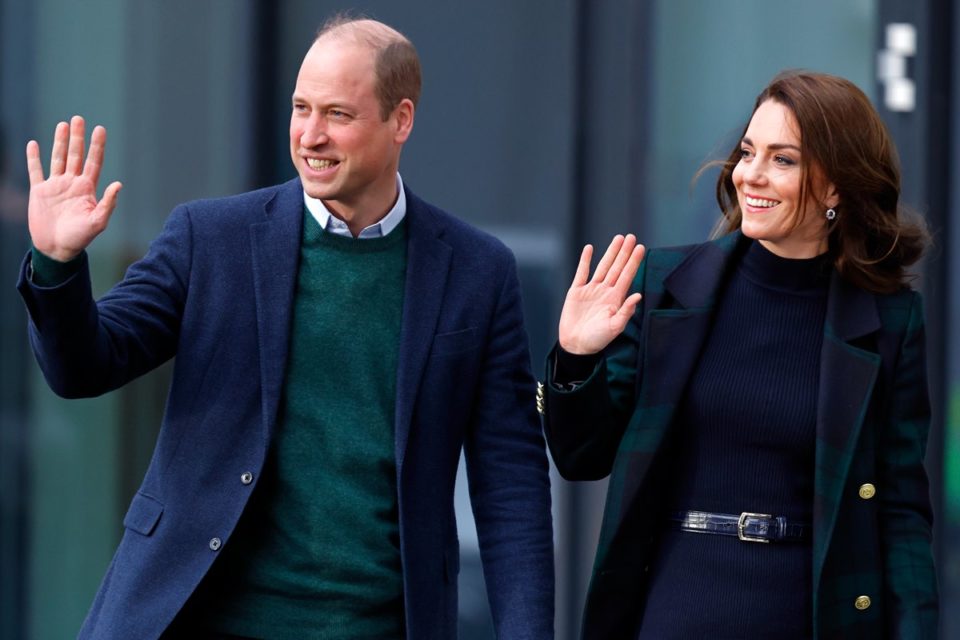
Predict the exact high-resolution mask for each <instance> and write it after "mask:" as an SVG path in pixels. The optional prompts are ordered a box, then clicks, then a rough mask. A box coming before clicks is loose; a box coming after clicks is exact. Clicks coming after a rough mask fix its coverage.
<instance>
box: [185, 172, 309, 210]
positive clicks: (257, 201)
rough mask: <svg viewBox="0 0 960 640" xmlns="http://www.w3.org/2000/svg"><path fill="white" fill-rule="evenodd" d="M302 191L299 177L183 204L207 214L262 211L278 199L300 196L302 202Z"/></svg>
mask: <svg viewBox="0 0 960 640" xmlns="http://www.w3.org/2000/svg"><path fill="white" fill-rule="evenodd" d="M300 193H302V187H301V186H300V180H299V178H294V179H293V180H290V181H288V182H284V183H282V184H275V185H271V186H269V187H262V188H259V189H254V190H252V191H245V192H243V193H237V194H233V195H228V196H219V197H213V198H199V199H196V200H191V201H189V202H185V203H183V204H182V205H181V206H182V207H185V208H187V209H188V210H190V211H196V212H204V213H207V214H214V215H215V214H216V213H218V212H224V213H231V214H234V215H235V214H236V213H237V212H238V211H242V210H244V209H249V210H254V211H262V209H263V207H266V206H268V205H270V204H271V203H273V202H275V201H277V200H278V199H285V200H290V201H292V200H294V199H295V198H299V201H300V202H301V203H302V197H300V196H299V194H300Z"/></svg>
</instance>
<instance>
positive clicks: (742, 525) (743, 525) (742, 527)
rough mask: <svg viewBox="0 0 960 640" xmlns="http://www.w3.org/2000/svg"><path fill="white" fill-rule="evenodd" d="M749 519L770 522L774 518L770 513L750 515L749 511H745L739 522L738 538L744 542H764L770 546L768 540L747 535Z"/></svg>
mask: <svg viewBox="0 0 960 640" xmlns="http://www.w3.org/2000/svg"><path fill="white" fill-rule="evenodd" d="M747 518H766V519H767V520H770V519H771V518H773V516H771V515H770V514H768V513H750V512H749V511H744V512H743V513H741V514H740V518H739V519H738V520H737V537H738V538H740V540H742V541H743V542H764V543H767V544H769V543H770V541H769V540H767V539H766V538H758V537H756V536H748V535H747V534H746V530H747Z"/></svg>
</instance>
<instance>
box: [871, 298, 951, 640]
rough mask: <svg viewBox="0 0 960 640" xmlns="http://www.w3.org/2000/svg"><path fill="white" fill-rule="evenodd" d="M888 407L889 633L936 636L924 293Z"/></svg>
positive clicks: (883, 465) (883, 451) (884, 436)
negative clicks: (927, 462) (926, 458)
mask: <svg viewBox="0 0 960 640" xmlns="http://www.w3.org/2000/svg"><path fill="white" fill-rule="evenodd" d="M889 407H890V411H889V416H888V419H887V420H886V421H885V422H884V425H883V430H882V431H881V433H880V442H879V444H880V450H879V452H878V468H879V471H880V477H881V481H882V485H881V488H882V490H881V491H878V495H877V497H878V498H879V499H880V509H881V511H880V533H881V545H882V546H881V548H882V553H883V571H884V585H885V590H886V593H885V601H886V607H885V610H886V612H887V616H888V619H887V623H886V627H887V629H888V630H889V631H890V637H891V638H934V637H936V634H937V617H938V615H937V612H938V599H937V582H936V574H935V571H934V565H933V558H932V555H931V526H932V520H933V516H932V514H931V508H930V497H929V489H930V488H929V482H928V480H927V474H926V471H925V470H924V467H923V458H924V454H925V451H926V447H927V436H928V434H929V430H930V401H929V397H928V393H927V372H926V357H925V341H924V321H923V310H922V299H921V297H920V295H919V294H914V295H913V301H912V305H911V307H910V312H909V320H908V323H907V329H906V331H905V333H904V337H903V341H902V343H901V345H900V353H899V357H898V359H897V364H896V368H895V370H894V377H893V384H892V387H891V397H890V404H889Z"/></svg>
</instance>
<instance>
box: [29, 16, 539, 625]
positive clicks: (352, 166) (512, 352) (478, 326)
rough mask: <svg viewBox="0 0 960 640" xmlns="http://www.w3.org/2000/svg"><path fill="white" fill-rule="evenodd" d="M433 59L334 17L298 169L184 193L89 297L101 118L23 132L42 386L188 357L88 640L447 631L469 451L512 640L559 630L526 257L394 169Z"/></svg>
mask: <svg viewBox="0 0 960 640" xmlns="http://www.w3.org/2000/svg"><path fill="white" fill-rule="evenodd" d="M419 93H420V66H419V61H418V58H417V54H416V52H415V50H414V48H413V46H412V45H411V43H410V42H409V41H408V40H407V39H406V38H405V37H404V36H402V35H401V34H400V33H398V32H397V31H395V30H394V29H392V28H390V27H388V26H386V25H384V24H382V23H379V22H375V21H372V20H348V19H335V20H333V21H331V22H329V23H328V24H327V25H325V26H324V27H323V28H322V29H321V30H320V32H319V34H318V36H317V38H316V40H315V42H314V43H313V46H312V47H311V48H310V50H309V51H308V52H307V55H306V57H305V58H304V60H303V64H302V66H301V68H300V73H299V75H298V77H297V84H296V88H295V90H294V92H293V99H292V113H291V117H290V151H291V157H292V160H293V163H294V166H295V167H296V169H297V172H298V173H299V177H298V178H297V179H294V180H292V181H290V182H288V183H286V184H282V185H279V186H276V187H271V188H267V189H262V190H259V191H254V192H251V193H246V194H242V195H238V196H234V197H231V198H225V199H217V200H204V201H198V202H192V203H188V204H185V205H181V206H179V207H177V208H176V209H175V210H174V211H173V213H172V214H171V215H170V218H169V220H168V222H167V224H166V226H165V228H164V231H163V233H162V234H161V235H160V236H159V237H158V238H157V239H156V240H155V241H154V243H153V244H152V245H151V247H150V251H149V252H148V253H147V255H146V256H145V257H144V258H143V259H142V260H140V261H139V262H137V263H135V264H134V265H132V266H131V267H130V269H129V271H128V272H127V275H126V276H125V278H124V279H123V280H122V281H121V282H120V283H119V284H117V285H116V286H114V287H113V289H111V290H110V291H109V292H108V293H107V294H106V295H105V296H103V297H102V298H101V299H100V300H99V301H94V300H93V299H92V297H91V294H90V276H89V271H88V265H87V257H86V253H85V248H86V247H87V246H88V245H89V244H90V243H91V242H92V241H93V239H94V238H95V237H96V236H97V235H98V234H99V233H100V232H101V231H102V230H103V229H104V228H105V227H106V225H107V222H108V220H109V217H110V215H111V213H112V211H113V209H114V207H115V205H116V201H117V196H118V193H119V190H120V184H119V183H116V182H115V183H112V184H111V185H109V186H108V187H107V188H106V190H105V191H104V195H103V198H102V199H100V200H97V198H96V184H97V181H98V179H99V173H100V166H101V164H102V160H103V154H104V144H105V140H106V132H105V131H104V130H103V128H101V127H97V128H96V129H94V131H93V134H92V137H91V145H90V150H89V154H88V155H87V158H86V161H84V159H83V155H84V122H83V120H82V119H81V118H79V117H74V118H73V120H72V121H71V122H70V123H69V125H68V124H67V123H60V125H58V127H57V130H56V134H55V137H54V146H53V154H52V160H51V166H50V175H49V177H47V178H44V175H43V168H42V166H41V162H40V156H39V148H38V145H37V144H36V142H31V143H30V144H29V145H28V147H27V163H28V169H29V174H30V184H31V194H30V210H29V218H30V232H31V237H32V240H33V244H34V248H33V249H32V251H31V253H30V254H29V255H28V256H27V257H26V259H25V260H24V264H23V268H22V270H21V279H20V282H19V285H18V286H19V289H20V292H21V294H22V295H23V298H24V300H25V302H26V305H27V309H28V310H29V313H30V317H31V326H30V336H31V341H32V344H33V347H34V351H35V353H36V356H37V359H38V361H39V363H40V365H41V368H42V369H43V372H44V375H45V376H46V379H47V381H48V382H49V384H50V386H51V387H52V388H53V389H54V391H56V392H57V393H59V394H61V395H63V396H65V397H85V396H95V395H99V394H102V393H105V392H107V391H110V390H112V389H115V388H117V387H119V386H121V385H123V384H125V383H126V382H128V381H129V380H131V379H133V378H135V377H137V376H139V375H141V374H143V373H144V372H146V371H148V370H150V369H152V368H154V367H156V366H158V365H159V364H161V363H162V362H165V361H166V360H169V359H170V358H173V357H174V356H176V364H175V370H174V377H173V381H172V388H171V391H170V396H169V401H168V405H167V410H166V414H165V416H164V419H163V424H162V427H161V431H160V436H159V439H158V442H157V448H156V450H155V452H154V455H153V459H152V461H151V464H150V467H149V469H148V471H147V474H146V477H145V479H144V481H143V485H142V486H141V489H140V491H139V492H138V493H137V495H136V496H135V498H134V500H133V502H132V504H131V505H130V508H129V511H128V513H127V515H126V517H125V518H124V526H125V527H126V530H125V533H124V536H123V539H122V541H121V543H120V547H119V549H118V550H117V553H116V555H115V557H114V560H113V563H112V564H111V567H110V569H109V570H108V572H107V575H106V577H105V578H104V581H103V584H102V585H101V588H100V591H99V593H98V595H97V597H96V600H95V601H94V604H93V607H92V609H91V611H90V613H89V615H88V617H87V620H86V622H85V623H84V626H83V628H82V630H81V632H80V637H82V638H124V639H126V638H138V639H151V638H159V637H165V638H179V637H191V638H193V637H198V638H264V639H266V638H278V639H283V638H297V639H299V638H305V637H311V638H313V637H316V638H338V639H339V638H344V639H346V638H399V637H407V638H416V639H420V638H438V639H439V638H444V639H445V638H453V637H455V636H456V613H457V612H456V608H457V607H456V603H457V572H458V568H459V555H458V554H459V549H458V542H457V532H456V521H455V516H454V512H453V490H454V481H455V477H456V471H457V466H458V461H459V458H460V453H461V450H463V452H464V455H465V456H466V460H467V468H468V474H469V480H470V485H471V496H472V503H473V509H474V514H475V517H476V522H477V529H478V535H479V540H480V547H481V555H482V558H483V563H484V571H485V576H486V582H487V586H488V593H489V598H490V603H491V608H492V612H493V618H494V623H495V625H496V627H497V635H498V637H501V638H548V637H552V624H553V551H552V526H551V520H550V488H549V478H548V469H547V461H546V456H545V451H544V443H543V439H542V436H541V433H540V429H539V425H538V421H537V418H536V413H535V410H534V403H533V401H532V400H533V390H534V382H533V378H532V376H531V374H530V371H529V355H528V348H527V339H526V334H525V332H524V329H523V319H522V315H521V303H520V292H519V284H518V280H517V273H516V265H515V261H514V259H513V256H512V255H511V254H510V252H509V251H508V250H507V249H506V248H505V247H504V246H503V245H502V244H501V243H500V242H498V241H497V240H495V239H494V238H492V237H490V236H489V235H486V234H483V233H481V232H480V231H478V230H476V229H473V228H471V227H469V226H468V225H466V224H465V223H463V222H461V221H459V220H457V219H456V218H454V217H452V216H450V215H449V214H447V213H445V212H443V211H441V210H439V209H437V208H436V207H433V206H431V205H429V204H427V203H426V202H424V201H423V200H421V199H419V198H418V197H417V196H416V195H414V194H413V193H412V192H411V191H410V190H409V189H408V188H407V187H406V186H405V185H404V184H403V182H402V180H401V178H400V175H399V174H398V172H397V169H398V165H399V158H400V152H401V149H402V147H403V144H404V143H405V142H406V140H407V138H408V137H409V136H410V133H411V131H412V129H413V123H414V114H415V111H416V105H417V100H418V97H419Z"/></svg>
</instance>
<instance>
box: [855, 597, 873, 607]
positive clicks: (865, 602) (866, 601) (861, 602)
mask: <svg viewBox="0 0 960 640" xmlns="http://www.w3.org/2000/svg"><path fill="white" fill-rule="evenodd" d="M853 606H855V607H856V608H857V610H858V611H866V610H867V609H869V608H870V596H857V599H856V600H855V601H854V602H853Z"/></svg>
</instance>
